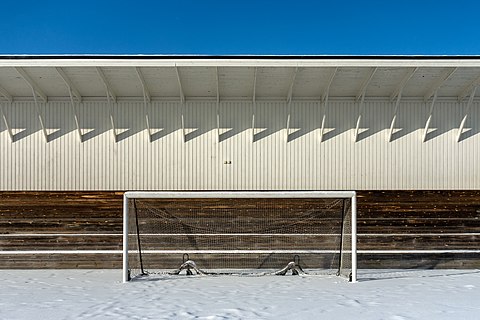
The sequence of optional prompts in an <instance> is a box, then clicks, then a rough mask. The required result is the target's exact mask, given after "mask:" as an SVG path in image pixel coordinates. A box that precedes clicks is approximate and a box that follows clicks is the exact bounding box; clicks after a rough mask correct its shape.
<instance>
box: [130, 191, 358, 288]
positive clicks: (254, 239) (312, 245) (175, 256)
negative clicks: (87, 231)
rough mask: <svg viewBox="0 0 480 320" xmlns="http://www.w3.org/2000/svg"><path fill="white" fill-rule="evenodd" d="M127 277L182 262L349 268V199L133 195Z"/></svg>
mask: <svg viewBox="0 0 480 320" xmlns="http://www.w3.org/2000/svg"><path fill="white" fill-rule="evenodd" d="M128 212H129V237H128V238H129V241H128V242H129V245H128V261H129V263H128V264H129V272H130V277H131V278H132V279H135V278H139V277H141V276H143V275H147V274H148V275H152V274H157V275H168V274H172V272H173V273H174V271H175V270H178V268H179V267H180V266H181V265H182V264H183V263H185V262H186V261H187V260H192V261H194V262H195V264H196V267H198V269H199V270H201V271H202V272H204V273H209V274H241V275H260V274H275V272H276V271H278V270H281V269H282V268H284V267H286V266H287V265H288V264H289V263H290V262H292V261H294V262H295V265H296V266H297V267H298V268H297V269H299V270H301V271H302V272H305V273H306V274H337V275H342V276H345V277H348V276H349V274H350V272H351V263H352V261H351V201H350V199H323V198H314V199H278V198H275V199H256V198H255V199H238V198H237V199H236V198H230V199H226V198H221V199H130V200H129V210H128Z"/></svg>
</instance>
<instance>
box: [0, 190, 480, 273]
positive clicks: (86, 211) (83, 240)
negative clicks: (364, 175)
mask: <svg viewBox="0 0 480 320" xmlns="http://www.w3.org/2000/svg"><path fill="white" fill-rule="evenodd" d="M121 233H122V192H97V191H92V192H0V268H18V269H23V268H119V267H121V253H119V251H120V250H121V249H122V244H121V241H122V235H121ZM479 240H480V191H361V192H358V249H359V255H358V258H359V268H480V242H479ZM36 250H41V251H39V252H34V251H36ZM78 250H81V251H82V252H77V251H78Z"/></svg>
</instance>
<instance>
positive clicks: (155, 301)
mask: <svg viewBox="0 0 480 320" xmlns="http://www.w3.org/2000/svg"><path fill="white" fill-rule="evenodd" d="M0 281H1V284H0V318H1V319H8V320H13V319H116V320H120V319H289V320H291V319H392V320H393V319H397V320H398V319H480V303H479V301H480V271H479V270H428V271H409V270H402V271H392V270H360V271H359V282H358V283H355V284H351V283H348V282H346V281H345V280H343V279H339V278H336V277H327V278H326V277H315V276H306V277H299V276H285V277H281V276H276V277H275V276H267V277H232V276H221V277H207V276H196V277H189V278H186V277H184V278H176V279H164V280H157V281H137V282H131V283H127V284H123V283H121V271H120V270H0Z"/></svg>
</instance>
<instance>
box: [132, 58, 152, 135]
mask: <svg viewBox="0 0 480 320" xmlns="http://www.w3.org/2000/svg"><path fill="white" fill-rule="evenodd" d="M135 71H136V73H137V76H138V79H139V80H140V84H141V85H142V92H143V113H144V114H145V126H146V129H147V134H148V141H149V142H152V130H151V128H150V112H149V110H148V103H150V102H151V101H152V98H151V95H150V91H149V90H148V87H147V83H146V82H145V78H144V77H143V73H142V71H141V70H140V68H138V67H136V68H135Z"/></svg>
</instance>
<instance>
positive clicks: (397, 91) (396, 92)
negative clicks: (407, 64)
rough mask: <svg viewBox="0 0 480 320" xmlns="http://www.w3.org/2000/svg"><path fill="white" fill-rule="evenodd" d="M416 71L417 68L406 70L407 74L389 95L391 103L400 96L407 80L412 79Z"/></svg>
mask: <svg viewBox="0 0 480 320" xmlns="http://www.w3.org/2000/svg"><path fill="white" fill-rule="evenodd" d="M417 70H418V67H417V68H410V69H408V71H407V73H406V74H405V76H404V77H403V78H402V81H400V83H399V84H398V85H397V87H396V88H395V90H393V92H392V94H391V95H390V101H393V100H394V99H395V98H396V97H398V96H399V95H402V92H403V88H405V86H406V85H407V82H408V80H410V79H411V78H412V77H413V75H414V74H415V72H417Z"/></svg>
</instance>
